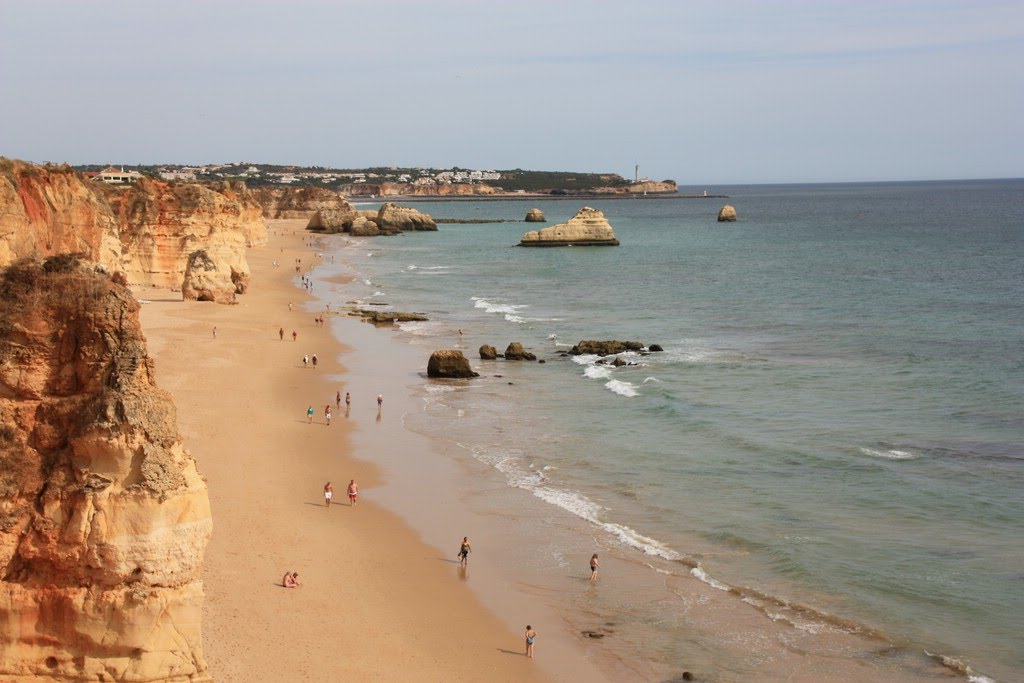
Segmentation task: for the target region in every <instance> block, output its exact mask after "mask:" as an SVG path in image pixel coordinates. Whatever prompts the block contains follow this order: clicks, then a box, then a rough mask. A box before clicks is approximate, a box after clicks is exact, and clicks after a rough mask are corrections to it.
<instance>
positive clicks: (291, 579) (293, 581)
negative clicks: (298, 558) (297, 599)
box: [281, 572, 302, 588]
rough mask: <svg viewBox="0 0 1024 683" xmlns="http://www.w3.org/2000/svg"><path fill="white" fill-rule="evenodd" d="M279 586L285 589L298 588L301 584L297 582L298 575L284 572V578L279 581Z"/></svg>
mask: <svg viewBox="0 0 1024 683" xmlns="http://www.w3.org/2000/svg"><path fill="white" fill-rule="evenodd" d="M281 585H282V586H284V587H285V588H298V587H299V586H301V585H302V582H301V581H299V573H298V572H285V573H284V578H282V579H281Z"/></svg>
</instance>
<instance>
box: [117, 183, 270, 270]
mask: <svg viewBox="0 0 1024 683" xmlns="http://www.w3.org/2000/svg"><path fill="white" fill-rule="evenodd" d="M243 187H244V186H243ZM110 201H111V205H112V206H113V207H114V209H115V213H116V214H117V215H118V217H119V223H120V226H121V243H122V244H123V245H124V252H123V253H124V257H123V261H124V264H123V268H122V270H124V272H125V274H126V275H127V276H128V281H129V282H131V283H132V284H148V285H156V286H160V287H175V288H176V287H180V286H181V282H182V279H183V277H184V275H185V265H186V262H187V261H188V258H189V256H190V255H191V254H192V253H193V252H196V251H199V250H204V251H206V252H207V253H208V254H209V255H210V257H212V258H213V259H214V260H216V261H217V262H218V263H221V264H224V267H227V268H230V269H231V270H233V271H236V272H239V273H244V274H245V276H246V277H248V274H249V264H248V263H247V261H246V259H245V250H246V247H247V246H250V245H252V244H253V242H252V241H251V235H253V234H256V235H257V236H258V237H259V240H258V242H256V243H263V242H265V241H266V223H265V222H264V221H263V217H262V216H261V214H260V209H259V206H258V205H257V204H255V203H254V202H253V203H251V204H248V203H246V204H241V203H239V202H238V201H235V200H232V199H231V198H229V197H228V196H227V195H225V194H221V193H220V192H216V191H214V190H213V189H211V188H210V187H205V186H202V185H194V184H177V183H175V184H168V183H164V182H161V181H157V180H150V179H148V178H144V179H142V180H140V181H139V182H137V183H135V185H133V186H132V187H130V188H127V189H125V190H123V191H121V192H116V193H113V194H112V195H111V196H110Z"/></svg>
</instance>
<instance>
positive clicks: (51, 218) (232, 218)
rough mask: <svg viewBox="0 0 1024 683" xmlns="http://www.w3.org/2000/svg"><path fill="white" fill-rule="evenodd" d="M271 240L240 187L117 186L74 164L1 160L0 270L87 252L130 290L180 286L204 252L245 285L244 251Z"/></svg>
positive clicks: (256, 207)
mask: <svg viewBox="0 0 1024 683" xmlns="http://www.w3.org/2000/svg"><path fill="white" fill-rule="evenodd" d="M266 239H267V232H266V223H265V222H264V221H263V218H262V212H261V207H260V205H259V204H258V203H257V202H256V200H255V199H254V198H253V196H252V195H251V193H250V192H249V191H248V190H247V189H246V187H245V185H244V184H243V183H222V184H220V185H215V186H211V187H204V186H200V185H191V184H168V183H163V182H160V181H155V180H149V179H143V180H141V181H139V182H137V183H135V184H134V185H133V186H131V187H126V188H113V187H109V186H107V185H105V184H103V183H99V182H96V181H91V180H86V179H84V178H83V177H82V176H81V175H79V174H78V173H75V172H74V171H73V170H72V169H70V168H68V167H50V166H36V165H33V164H27V163H24V162H20V161H10V160H7V159H0V267H3V266H6V265H9V264H10V263H13V262H14V261H16V260H18V259H20V258H26V257H28V258H47V257H50V256H54V255H57V254H67V253H80V254H83V255H84V257H85V258H86V259H88V260H90V261H93V262H95V263H99V264H102V265H103V266H104V267H105V268H106V269H107V270H108V271H110V272H121V273H124V274H125V275H126V276H127V280H128V282H129V283H131V284H148V285H158V286H163V287H172V288H177V287H180V286H181V284H182V279H183V277H184V273H185V265H186V262H187V261H188V257H189V255H190V254H192V253H193V252H195V251H197V250H200V249H203V250H206V252H207V253H209V254H210V255H211V257H213V258H215V259H217V260H218V261H219V262H222V263H223V266H224V268H225V270H226V272H232V273H238V274H239V277H244V278H245V279H248V275H249V266H248V264H247V262H246V258H245V249H246V247H247V246H254V245H259V244H264V243H265V242H266Z"/></svg>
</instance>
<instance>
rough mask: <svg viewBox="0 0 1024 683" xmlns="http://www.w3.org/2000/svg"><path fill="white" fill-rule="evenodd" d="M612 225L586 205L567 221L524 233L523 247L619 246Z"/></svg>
mask: <svg viewBox="0 0 1024 683" xmlns="http://www.w3.org/2000/svg"><path fill="white" fill-rule="evenodd" d="M618 244H619V240H617V239H615V232H614V231H613V230H612V226H611V225H609V224H608V221H607V220H605V217H604V214H603V213H602V212H600V211H598V210H597V209H591V208H590V207H589V206H584V207H583V208H582V209H580V210H579V211H577V212H576V215H575V216H573V217H572V218H570V219H569V220H568V222H566V223H559V224H558V225H552V226H551V227H548V228H542V229H541V230H531V231H530V232H528V233H526V234H525V235H523V239H522V241H521V242H520V243H519V246H521V247H566V246H589V245H596V246H617V245H618Z"/></svg>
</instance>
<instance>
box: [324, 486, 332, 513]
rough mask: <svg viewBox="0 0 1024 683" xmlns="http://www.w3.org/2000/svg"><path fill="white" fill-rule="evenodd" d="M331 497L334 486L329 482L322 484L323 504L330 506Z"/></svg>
mask: <svg viewBox="0 0 1024 683" xmlns="http://www.w3.org/2000/svg"><path fill="white" fill-rule="evenodd" d="M331 498H334V487H333V486H331V482H327V483H326V484H324V505H326V506H327V507H331Z"/></svg>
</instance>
